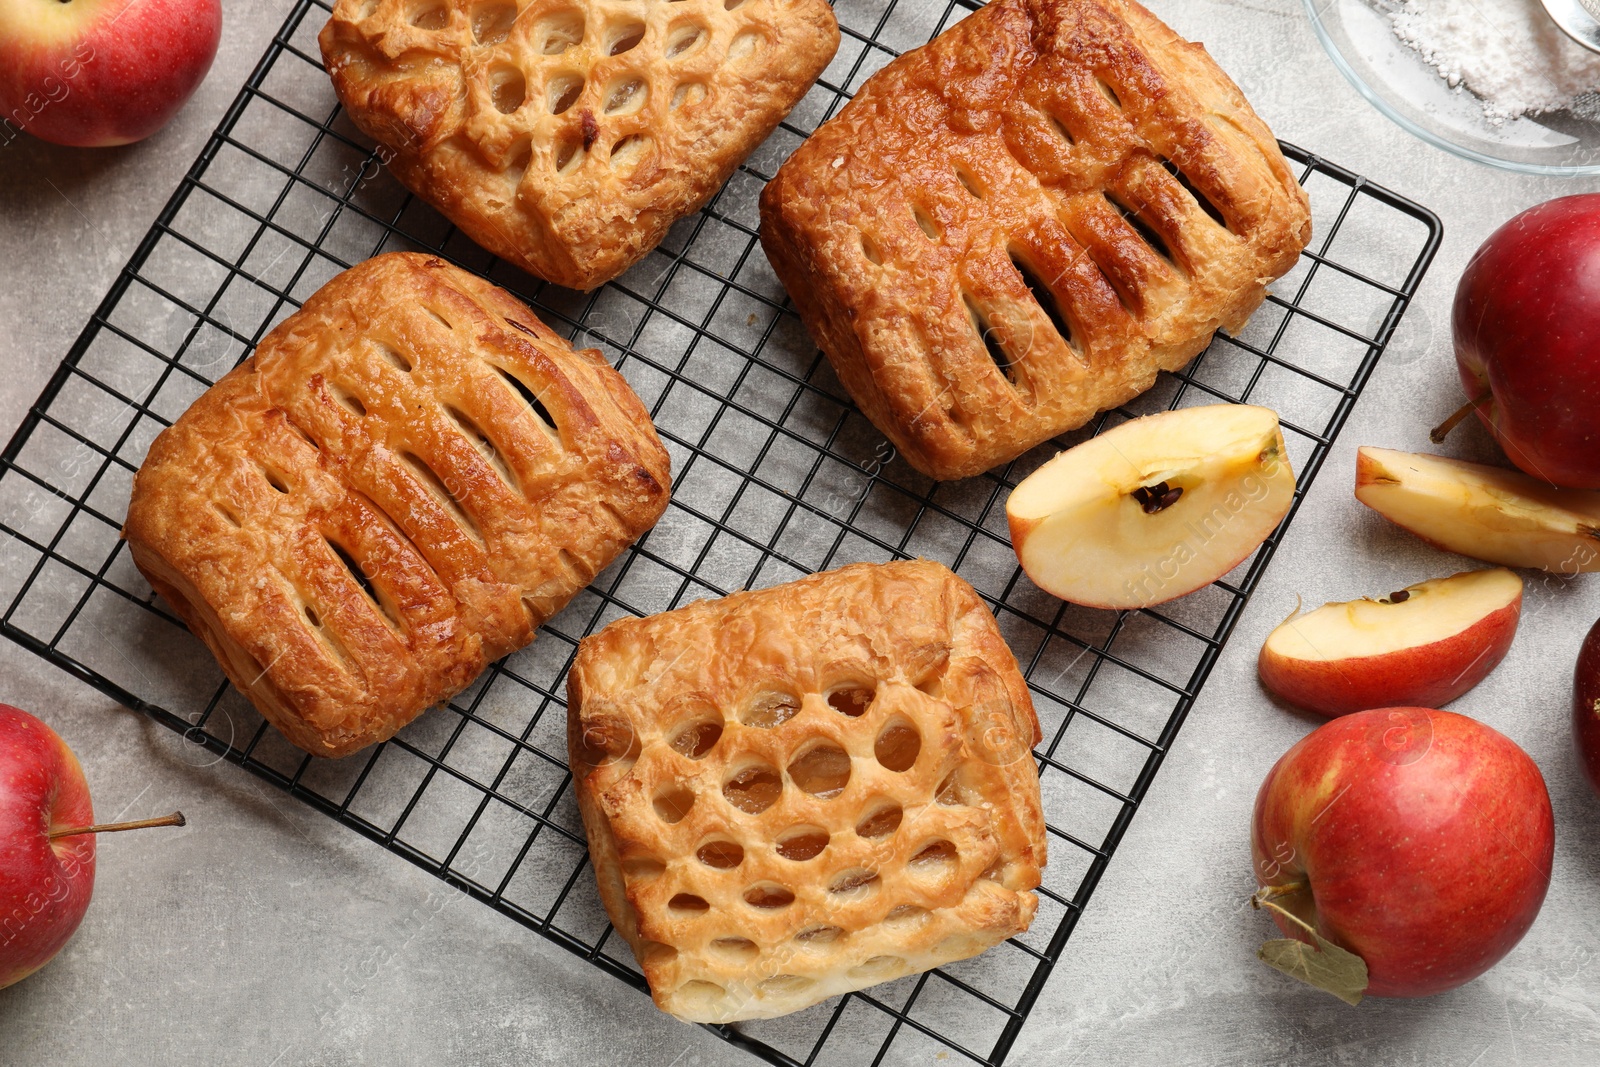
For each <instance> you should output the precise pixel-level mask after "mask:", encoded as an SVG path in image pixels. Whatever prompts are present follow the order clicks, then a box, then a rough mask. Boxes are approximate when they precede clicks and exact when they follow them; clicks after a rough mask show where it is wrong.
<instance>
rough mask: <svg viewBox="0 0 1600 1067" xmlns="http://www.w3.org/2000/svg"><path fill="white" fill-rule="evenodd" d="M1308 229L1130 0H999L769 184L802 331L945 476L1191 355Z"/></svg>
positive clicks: (900, 440)
mask: <svg viewBox="0 0 1600 1067" xmlns="http://www.w3.org/2000/svg"><path fill="white" fill-rule="evenodd" d="M1310 236H1311V220H1310V212H1309V207H1308V202H1307V200H1306V196H1305V193H1304V191H1303V190H1302V189H1301V188H1300V186H1299V185H1298V184H1297V183H1296V181H1295V179H1294V175H1293V174H1292V173H1291V172H1290V170H1289V167H1288V164H1287V163H1286V162H1285V160H1284V158H1283V155H1282V153H1281V152H1280V151H1279V149H1278V145H1277V142H1276V141H1275V140H1274V139H1273V137H1272V134H1271V132H1270V131H1269V130H1268V129H1267V127H1266V125H1265V124H1263V123H1262V122H1261V120H1260V119H1259V118H1257V117H1256V115H1255V113H1254V112H1253V111H1252V110H1251V109H1250V105H1249V104H1248V103H1247V102H1246V100H1245V98H1244V96H1243V94H1241V93H1240V92H1239V89H1238V87H1237V86H1235V85H1234V83H1233V82H1232V81H1231V80H1229V78H1228V76H1227V75H1226V74H1224V73H1223V72H1222V70H1221V69H1220V68H1218V67H1217V65H1216V64H1215V63H1214V62H1213V61H1212V60H1211V58H1210V57H1209V56H1208V55H1207V54H1206V52H1205V49H1204V48H1203V47H1202V46H1201V45H1198V44H1191V43H1189V42H1187V41H1184V40H1183V39H1181V38H1179V37H1178V36H1177V35H1176V34H1175V33H1173V32H1172V31H1171V30H1170V29H1168V28H1167V27H1166V26H1165V25H1164V24H1163V23H1162V22H1161V21H1160V20H1158V19H1156V18H1155V17H1154V16H1153V15H1151V14H1150V13H1149V12H1148V11H1146V10H1145V9H1144V8H1143V7H1142V6H1140V5H1139V4H1138V3H1135V2H1133V0H994V2H993V3H990V4H989V5H988V6H987V7H985V8H984V9H982V10H981V11H978V12H976V13H975V14H973V15H971V16H969V17H967V18H966V19H964V20H963V21H961V22H960V23H958V24H956V25H955V26H954V27H952V28H951V29H949V30H948V31H946V32H945V33H944V34H942V35H940V36H939V37H938V38H937V39H935V40H934V41H932V42H931V43H929V44H928V45H925V46H924V47H922V48H918V49H916V50H914V51H912V52H908V53H907V54H905V55H904V56H902V57H900V58H899V59H898V60H896V61H895V62H893V63H891V64H889V65H888V66H887V67H885V68H884V69H883V70H881V71H879V72H878V73H877V74H875V75H873V76H872V77H871V78H870V79H868V80H867V82H866V84H865V85H863V86H862V88H861V91H860V92H859V93H857V94H856V97H855V99H854V100H852V101H851V102H850V103H849V104H848V105H847V106H846V107H845V108H844V109H843V111H841V112H840V114H839V115H838V116H837V117H836V118H834V119H833V120H832V121H830V122H828V123H827V124H825V125H824V126H822V128H820V129H819V130H818V131H817V132H816V133H815V134H813V135H812V136H811V137H810V138H809V139H808V140H807V141H806V142H805V143H804V144H803V145H801V147H800V148H799V150H797V151H796V152H795V154H794V155H793V156H792V157H791V158H790V159H789V160H788V162H786V163H785V164H784V166H783V167H782V168H781V169H780V170H779V172H778V174H777V176H776V178H775V179H774V180H773V181H772V182H770V183H769V184H768V185H767V188H766V189H765V190H764V192H763V195H762V199H761V240H762V243H763V245H764V246H765V248H766V251H767V255H768V258H769V259H770V260H771V261H772V265H773V267H774V269H775V270H776V271H777V273H778V276H779V278H780V279H781V280H782V281H783V283H784V285H785V286H786V287H787V289H788V290H789V293H790V295H791V296H792V297H793V298H794V301H795V304H796V305H797V307H798V308H799V311H800V314H801V317H802V318H803V319H804V320H805V322H806V325H807V327H808V328H809V329H810V331H811V334H812V336H813V338H814V339H815V340H816V342H817V344H818V345H819V346H820V347H821V348H822V349H823V350H824V351H825V352H826V353H827V354H828V357H829V359H830V360H831V361H832V363H833V365H834V368H835V369H836V370H837V372H838V375H839V378H840V380H841V381H842V382H843V383H844V385H845V387H846V388H847V389H848V390H849V392H850V394H851V396H852V397H854V399H855V401H856V403H857V404H858V405H859V406H860V408H861V410H862V412H863V413H864V414H866V416H867V417H868V418H869V419H871V420H872V422H873V423H874V424H875V425H877V427H878V428H879V429H880V430H882V431H883V433H884V434H885V435H887V436H888V438H889V439H890V440H891V441H892V442H893V443H894V445H895V447H896V448H897V449H898V450H899V451H900V453H901V454H902V455H904V456H905V458H906V460H907V462H909V463H910V464H911V465H912V466H914V467H916V468H917V469H918V470H920V471H922V472H924V473H925V474H928V475H930V476H932V477H934V478H940V479H953V478H963V477H968V476H971V475H974V474H978V473H981V472H982V471H985V470H988V469H989V468H991V467H994V466H997V465H999V464H1001V463H1005V462H1007V461H1009V460H1011V459H1014V458H1016V457H1017V456H1019V455H1021V454H1022V453H1023V452H1025V451H1027V450H1028V449H1030V448H1032V447H1033V446H1035V445H1037V444H1040V443H1041V442H1043V441H1046V440H1048V439H1050V438H1051V437H1054V436H1057V435H1059V434H1061V433H1064V432H1066V431H1068V430H1071V429H1074V428H1076V427H1078V426H1081V425H1082V424H1083V423H1085V422H1086V421H1088V420H1089V419H1090V418H1091V417H1093V416H1094V415H1095V413H1097V412H1099V411H1103V410H1105V409H1107V408H1109V407H1114V406H1116V405H1117V404H1121V403H1124V402H1125V401H1127V400H1129V399H1131V398H1132V397H1134V396H1135V395H1137V394H1138V393H1140V392H1143V391H1144V390H1146V389H1148V388H1149V387H1150V386H1151V385H1152V384H1153V383H1154V381H1155V377H1156V373H1157V371H1159V370H1162V369H1166V370H1175V369H1177V368H1179V367H1182V366H1183V365H1184V364H1185V363H1187V362H1188V361H1189V360H1190V359H1192V358H1193V357H1194V356H1195V355H1196V354H1197V353H1199V352H1200V351H1201V350H1202V349H1203V348H1205V346H1206V345H1207V344H1208V343H1209V341H1210V339H1211V336H1212V334H1213V333H1214V332H1215V331H1216V330H1217V329H1218V328H1226V329H1229V330H1237V329H1238V328H1240V327H1241V326H1242V325H1243V323H1244V322H1245V320H1246V319H1247V318H1248V317H1249V316H1250V315H1251V314H1252V313H1253V312H1254V311H1255V309H1256V308H1257V307H1258V306H1259V305H1260V303H1261V301H1262V299H1263V298H1264V297H1265V295H1266V290H1267V285H1268V284H1269V283H1270V282H1271V281H1273V280H1274V279H1276V278H1278V277H1279V276H1281V275H1282V274H1283V273H1285V272H1286V271H1287V270H1288V269H1289V268H1290V267H1291V266H1292V265H1293V264H1294V262H1295V260H1296V258H1297V257H1298V256H1299V254H1300V251H1301V249H1303V248H1304V247H1305V245H1306V243H1307V242H1308V241H1309V240H1310Z"/></svg>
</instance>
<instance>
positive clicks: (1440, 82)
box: [1304, 0, 1600, 177]
mask: <svg viewBox="0 0 1600 1067" xmlns="http://www.w3.org/2000/svg"><path fill="white" fill-rule="evenodd" d="M1304 2H1305V8H1306V13H1307V14H1308V15H1309V16H1310V17H1311V25H1312V26H1313V27H1314V28H1315V29H1316V31H1317V36H1318V37H1319V38H1321V40H1322V44H1323V47H1324V48H1326V49H1327V50H1328V55H1329V56H1331V57H1332V58H1333V62H1334V65H1335V66H1337V67H1338V68H1339V70H1340V71H1342V72H1343V73H1344V76H1345V77H1346V78H1348V79H1350V83H1351V84H1352V85H1354V86H1355V87H1356V88H1357V89H1358V90H1360V92H1361V95H1363V96H1365V97H1366V98H1367V99H1368V100H1370V101H1372V104H1373V106H1374V107H1376V108H1377V109H1378V110H1379V111H1381V112H1383V113H1384V114H1385V115H1387V116H1388V117H1389V118H1391V119H1393V120H1394V121H1395V122H1396V123H1398V124H1399V125H1400V126H1402V127H1404V128H1405V129H1406V130H1409V131H1410V132H1411V133H1413V134H1415V135H1416V136H1418V137H1420V138H1422V139H1423V140H1424V141H1427V142H1428V143H1429V144H1433V145H1437V146H1438V147H1440V148H1443V149H1445V150H1446V151H1448V152H1453V153H1455V154H1456V155H1458V156H1462V157H1464V158H1466V159H1472V160H1476V161H1478V162H1479V163H1487V164H1489V165H1490V166H1495V167H1504V168H1506V169H1507V170H1515V171H1521V172H1522V173H1525V174H1553V175H1565V176H1570V177H1592V176H1600V94H1594V93H1591V94H1589V95H1587V96H1585V97H1584V98H1583V99H1582V100H1581V101H1580V103H1579V104H1578V105H1577V106H1575V107H1574V108H1572V109H1570V110H1563V111H1555V112H1547V113H1544V114H1540V115H1537V116H1534V117H1527V116H1524V117H1523V118H1519V119H1515V120H1513V121H1510V122H1506V123H1504V124H1502V125H1500V126H1495V125H1493V124H1492V123H1490V122H1489V120H1488V119H1487V118H1485V117H1484V114H1483V109H1482V107H1481V106H1480V105H1479V103H1478V99H1477V97H1475V96H1473V95H1472V94H1471V93H1469V92H1467V91H1466V90H1464V89H1451V88H1450V86H1449V85H1448V84H1447V83H1446V82H1445V80H1444V79H1443V78H1441V77H1440V76H1439V73H1438V71H1436V70H1434V69H1433V68H1432V67H1430V66H1428V65H1427V64H1426V63H1424V62H1423V60H1422V57H1421V56H1420V55H1419V54H1417V52H1415V51H1414V50H1412V49H1411V48H1410V47H1408V46H1407V45H1405V44H1404V43H1403V42H1401V40H1400V39H1399V38H1398V37H1396V36H1395V35H1394V31H1393V30H1392V29H1390V24H1389V15H1390V13H1391V12H1393V11H1396V10H1398V7H1399V5H1398V4H1396V3H1394V0H1304Z"/></svg>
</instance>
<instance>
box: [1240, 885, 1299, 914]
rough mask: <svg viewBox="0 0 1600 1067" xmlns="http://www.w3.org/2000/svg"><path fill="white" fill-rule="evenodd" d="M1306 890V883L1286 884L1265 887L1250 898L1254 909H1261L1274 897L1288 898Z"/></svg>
mask: <svg viewBox="0 0 1600 1067" xmlns="http://www.w3.org/2000/svg"><path fill="white" fill-rule="evenodd" d="M1305 888H1306V884H1305V883H1304V882H1286V883H1284V884H1283V885H1264V886H1262V887H1261V888H1260V889H1258V890H1256V893H1255V895H1254V896H1252V897H1251V898H1250V902H1251V904H1252V905H1253V906H1254V907H1257V908H1259V907H1260V906H1261V905H1262V904H1265V903H1266V902H1267V901H1269V900H1271V899H1273V898H1274V897H1286V896H1288V895H1289V894H1290V893H1298V892H1300V891H1301V890H1303V889H1305Z"/></svg>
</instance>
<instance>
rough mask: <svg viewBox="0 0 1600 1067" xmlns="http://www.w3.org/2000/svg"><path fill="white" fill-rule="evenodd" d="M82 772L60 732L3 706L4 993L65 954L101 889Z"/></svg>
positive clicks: (0, 930) (0, 954)
mask: <svg viewBox="0 0 1600 1067" xmlns="http://www.w3.org/2000/svg"><path fill="white" fill-rule="evenodd" d="M93 822H94V810H93V807H92V806H91V804H90V803H89V786H88V784H87V783H86V782H85V781H84V779H83V769H82V768H81V767H79V766H78V760H77V758H76V757H75V756H73V754H72V750H71V749H69V748H67V744H66V742H65V741H63V740H61V738H60V737H59V736H57V735H56V732H55V731H54V730H52V729H50V727H48V726H46V725H45V724H44V723H42V722H40V721H39V720H38V719H36V718H34V717H33V716H32V715H29V714H28V713H27V712H25V711H20V710H18V709H17V708H13V707H11V706H10V705H6V704H0V856H4V857H5V859H4V862H0V988H4V987H5V986H8V985H11V984H12V983H14V982H19V981H21V980H22V979H24V978H26V977H27V976H28V975H30V974H32V973H33V972H34V971H37V970H38V969H39V968H40V967H43V966H44V965H45V964H46V963H49V962H50V960H51V959H53V958H54V957H55V955H56V953H58V952H60V951H61V949H62V946H64V945H65V944H66V943H67V940H68V939H69V938H70V937H72V934H73V931H75V930H77V928H78V923H79V922H80V921H81V920H82V919H83V913H84V911H85V910H86V909H87V908H88V907H89V897H90V895H91V894H92V893H93V891H94V858H95V836H94V835H93V834H77V835H74V836H71V837H60V838H57V839H55V840H53V841H52V840H51V839H50V836H49V833H50V831H51V830H61V829H71V828H76V827H82V826H89V825H91V824H92V823H93Z"/></svg>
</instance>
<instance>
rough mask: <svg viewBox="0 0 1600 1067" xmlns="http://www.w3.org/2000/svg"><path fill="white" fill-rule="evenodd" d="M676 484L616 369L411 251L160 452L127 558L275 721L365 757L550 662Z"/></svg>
mask: <svg viewBox="0 0 1600 1067" xmlns="http://www.w3.org/2000/svg"><path fill="white" fill-rule="evenodd" d="M531 398H532V399H531ZM669 484H670V478H669V471H668V458H667V454H666V451H665V450H664V449H663V448H662V446H661V443H660V441H659V439H658V438H657V437H656V434H655V431H654V428H653V427H652V425H651V423H650V417H649V414H648V413H647V412H646V411H645V409H644V407H643V406H642V405H641V404H640V403H639V400H638V398H637V397H636V396H635V395H634V394H633V391H632V390H631V389H629V388H628V385H627V383H626V382H625V381H623V379H622V377H621V376H620V375H619V374H617V373H616V371H614V370H613V369H612V368H611V367H610V366H609V365H607V364H606V362H605V360H604V359H603V358H601V356H600V354H599V353H598V352H594V351H583V352H575V351H573V350H572V349H571V348H570V346H568V345H567V344H566V342H565V341H563V340H562V339H561V338H560V337H559V336H557V335H556V334H554V333H553V332H551V330H550V329H549V328H548V327H547V326H545V325H544V324H543V323H541V322H540V321H539V319H538V318H536V317H535V316H534V315H533V313H532V312H531V311H529V310H528V308H527V307H525V306H524V305H522V304H521V303H519V302H518V301H516V300H515V299H513V298H512V297H511V296H510V294H508V293H506V292H504V291H503V290H501V289H498V288H495V287H494V286H492V285H490V284H488V283H487V282H484V281H483V280H481V279H479V278H477V277H475V276H473V275H471V274H468V273H466V272H465V271H462V270H458V269H457V268H455V267H452V266H449V265H448V264H446V263H445V262H444V261H443V260H439V259H435V258H432V257H428V256H422V255H415V254H411V253H394V254H391V255H385V256H380V257H378V258H376V259H372V260H368V261H367V262H365V263H362V264H360V265H359V266H357V267H354V268H353V269H351V270H348V271H345V272H344V273H343V274H340V275H338V276H337V277H335V278H334V279H333V280H332V281H330V282H329V283H328V284H327V285H326V286H324V287H323V288H322V289H321V290H319V291H318V292H317V293H316V294H315V295H313V296H312V297H311V299H309V300H307V301H306V303H305V306H304V307H303V308H301V310H300V311H298V312H297V313H295V314H294V315H291V316H290V317H289V318H287V319H286V320H284V321H283V322H282V323H281V324H279V326H278V327H277V328H276V329H274V330H273V331H272V332H271V333H270V334H268V335H267V337H266V338H265V339H264V340H263V341H262V342H261V344H260V346H259V347H258V348H257V349H256V352H255V354H254V355H253V356H252V357H251V358H250V359H248V360H246V361H245V362H244V363H242V364H240V365H239V366H238V367H236V368H235V369H234V370H232V371H231V372H229V373H228V374H227V375H226V376H224V377H223V378H222V379H221V380H220V381H219V382H217V383H216V385H214V386H212V387H211V388H210V389H209V390H207V391H206V392H205V393H204V394H203V395H201V396H200V398H199V399H198V400H196V401H195V403H194V404H193V405H192V406H191V407H190V408H189V410H188V411H187V412H186V413H185V414H184V415H183V416H182V417H181V418H179V419H178V421H177V422H175V423H174V424H173V425H172V426H171V427H170V428H168V429H167V430H165V431H164V432H163V433H162V434H161V435H160V436H159V437H157V438H156V440H155V442H154V444H152V445H151V447H150V451H149V454H148V455H147V457H146V459H145V462H144V464H143V466H142V467H141V468H140V470H139V472H138V474H137V475H136V476H135V478H134V488H133V497H132V500H131V502H130V503H129V505H128V516H127V522H126V525H125V526H124V529H123V536H124V537H125V538H126V539H127V541H128V545H129V548H130V550H131V552H132V555H133V559H134V562H135V563H136V564H137V565H138V567H139V569H140V570H141V571H142V572H143V573H144V575H145V577H146V578H148V579H149V581H150V584H151V585H152V586H153V587H154V588H155V590H156V591H157V592H158V593H160V594H161V595H162V597H163V598H164V599H165V600H166V601H167V602H168V603H169V604H171V605H172V607H173V608H174V609H175V610H176V611H177V613H178V614H179V615H180V616H181V617H182V618H183V620H184V622H186V623H187V624H188V625H189V628H190V629H191V630H193V631H194V632H195V634H196V635H198V636H199V637H200V638H201V640H203V641H204V642H205V643H206V645H207V646H208V647H209V648H210V649H211V651H212V652H213V653H214V654H215V655H216V657H217V660H218V662H219V663H220V664H221V665H222V667H223V670H224V671H225V672H226V673H227V675H228V677H229V679H230V680H231V681H232V682H233V683H234V685H235V686H237V687H238V688H239V689H240V690H241V691H242V692H243V693H244V694H245V695H246V696H247V697H249V698H250V700H251V701H252V702H253V703H254V704H255V705H256V707H257V708H258V709H259V710H260V711H261V713H262V715H263V716H264V717H265V718H266V719H267V721H269V722H271V723H272V724H273V725H274V726H276V727H277V728H278V729H279V730H280V731H281V732H282V733H283V735H284V736H285V737H287V738H288V739H289V740H290V741H291V742H293V743H294V744H295V745H298V746H299V747H300V748H303V749H305V750H306V751H307V752H310V753H312V754H314V755H318V756H343V755H348V754H349V753H351V752H355V751H356V750H358V749H361V748H364V747H366V746H367V745H370V744H373V743H375V742H378V741H382V740H384V739H386V738H388V737H389V736H391V735H392V734H394V732H395V731H396V730H398V729H400V728H401V727H402V726H404V725H405V724H406V723H407V722H409V721H411V720H412V719H413V718H415V717H416V716H417V715H418V714H419V713H420V712H422V711H423V710H424V709H425V708H427V707H429V706H431V705H433V704H435V703H438V702H440V701H442V700H445V699H447V698H448V697H450V696H451V695H453V694H455V693H456V692H458V691H459V690H461V689H463V688H464V687H466V686H467V685H468V684H469V683H470V682H471V681H472V680H473V678H475V677H476V676H477V675H478V673H479V672H480V671H481V670H482V669H483V668H484V666H485V665H487V664H488V663H489V662H490V661H492V660H495V659H498V658H499V657H501V656H504V655H506V654H508V653H510V652H511V651H513V650H515V649H517V648H520V647H521V646H523V645H525V644H527V643H528V642H529V641H531V640H532V639H533V632H534V629H535V628H536V627H538V626H539V625H540V624H541V623H542V622H543V621H544V620H545V619H547V618H549V617H550V616H551V615H552V614H554V613H555V612H557V611H559V610H560V609H561V607H562V606H563V605H564V604H565V603H566V602H567V600H568V599H569V598H570V597H571V596H572V595H573V594H574V593H576V592H577V591H578V590H580V589H582V588H583V587H584V586H585V585H587V584H588V583H589V582H590V581H591V580H592V579H593V578H594V576H595V575H596V574H597V573H599V571H600V570H601V569H602V568H604V567H605V566H606V565H607V564H609V563H610V562H611V560H613V559H614V558H615V557H616V556H617V555H618V554H619V553H620V552H621V551H622V550H623V549H624V548H625V547H627V545H628V544H630V543H631V542H632V541H634V540H635V539H636V538H637V537H639V536H640V535H641V534H642V533H643V532H644V531H646V530H648V529H649V528H650V527H651V526H652V525H653V524H654V523H655V521H656V519H657V518H659V517H660V515H661V513H662V511H663V510H665V508H666V504H667V486H668V485H669Z"/></svg>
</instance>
